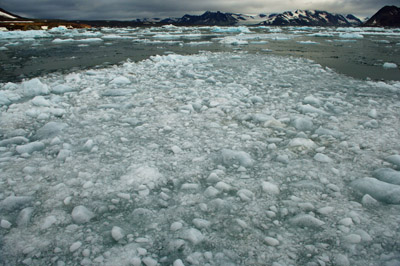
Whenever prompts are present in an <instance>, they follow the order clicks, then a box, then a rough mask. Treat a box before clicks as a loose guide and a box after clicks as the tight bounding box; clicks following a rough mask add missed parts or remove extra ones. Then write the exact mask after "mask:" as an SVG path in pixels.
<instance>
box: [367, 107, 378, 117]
mask: <svg viewBox="0 0 400 266" xmlns="http://www.w3.org/2000/svg"><path fill="white" fill-rule="evenodd" d="M368 116H369V117H371V118H374V119H376V118H377V117H378V113H377V111H376V109H371V110H370V111H369V112H368Z"/></svg>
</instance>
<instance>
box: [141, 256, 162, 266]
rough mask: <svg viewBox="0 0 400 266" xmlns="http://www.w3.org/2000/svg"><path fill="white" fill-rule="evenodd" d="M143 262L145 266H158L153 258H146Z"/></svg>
mask: <svg viewBox="0 0 400 266" xmlns="http://www.w3.org/2000/svg"><path fill="white" fill-rule="evenodd" d="M142 262H143V264H144V265H146V266H156V265H158V263H157V261H156V260H155V259H153V258H151V257H146V258H144V259H142Z"/></svg>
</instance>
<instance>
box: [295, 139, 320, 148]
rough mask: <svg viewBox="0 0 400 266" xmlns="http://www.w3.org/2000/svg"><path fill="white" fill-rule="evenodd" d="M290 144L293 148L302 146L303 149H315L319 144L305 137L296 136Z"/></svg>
mask: <svg viewBox="0 0 400 266" xmlns="http://www.w3.org/2000/svg"><path fill="white" fill-rule="evenodd" d="M288 146H289V147H291V148H296V147H300V148H303V149H315V148H317V147H318V146H317V144H315V143H314V141H312V140H311V139H305V138H294V139H292V140H291V141H290V142H289V145H288Z"/></svg>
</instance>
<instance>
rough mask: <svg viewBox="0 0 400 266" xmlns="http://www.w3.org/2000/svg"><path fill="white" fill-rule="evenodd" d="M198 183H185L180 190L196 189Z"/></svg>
mask: <svg viewBox="0 0 400 266" xmlns="http://www.w3.org/2000/svg"><path fill="white" fill-rule="evenodd" d="M199 187H200V186H199V184H195V183H185V184H183V185H182V186H181V189H182V190H198V189H199Z"/></svg>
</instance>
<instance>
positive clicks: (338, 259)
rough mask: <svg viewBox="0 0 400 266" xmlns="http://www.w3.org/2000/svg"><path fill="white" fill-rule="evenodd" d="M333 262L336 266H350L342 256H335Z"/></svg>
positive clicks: (344, 256) (345, 257)
mask: <svg viewBox="0 0 400 266" xmlns="http://www.w3.org/2000/svg"><path fill="white" fill-rule="evenodd" d="M333 261H334V263H335V265H337V266H350V262H349V259H348V258H347V256H346V255H344V254H336V255H335V256H334V258H333Z"/></svg>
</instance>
